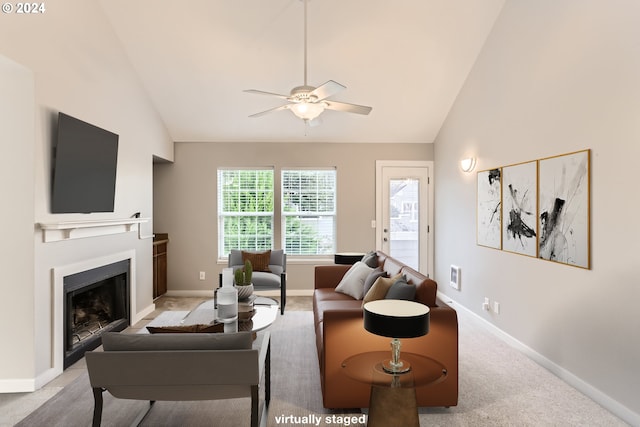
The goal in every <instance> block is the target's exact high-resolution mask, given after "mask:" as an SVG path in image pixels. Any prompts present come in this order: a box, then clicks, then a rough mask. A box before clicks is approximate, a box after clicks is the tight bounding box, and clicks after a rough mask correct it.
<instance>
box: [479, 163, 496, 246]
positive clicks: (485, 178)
mask: <svg viewBox="0 0 640 427" xmlns="http://www.w3.org/2000/svg"><path fill="white" fill-rule="evenodd" d="M501 175H502V171H501V169H500V168H497V169H490V170H486V171H480V172H478V196H477V197H478V201H477V203H478V206H477V210H476V215H477V222H478V224H477V233H478V235H477V243H478V245H481V246H488V247H490V248H495V249H500V245H501V240H502V239H501V231H502V222H501V209H500V205H501V203H502V200H501V197H502V193H501V182H502V178H501Z"/></svg>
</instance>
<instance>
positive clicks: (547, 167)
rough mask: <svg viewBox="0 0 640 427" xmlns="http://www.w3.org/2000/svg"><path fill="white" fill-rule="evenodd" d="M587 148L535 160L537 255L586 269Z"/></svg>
mask: <svg viewBox="0 0 640 427" xmlns="http://www.w3.org/2000/svg"><path fill="white" fill-rule="evenodd" d="M590 156H591V151H590V150H584V151H578V152H575V153H570V154H565V155H561V156H556V157H550V158H546V159H542V160H540V161H539V171H538V173H539V177H538V179H539V181H538V208H539V213H538V230H539V237H538V256H539V257H540V258H543V259H546V260H550V261H555V262H559V263H563V264H569V265H573V266H576V267H582V268H590V267H591V266H590V229H589V224H590V203H591V201H590V197H589V192H590V189H589V187H590Z"/></svg>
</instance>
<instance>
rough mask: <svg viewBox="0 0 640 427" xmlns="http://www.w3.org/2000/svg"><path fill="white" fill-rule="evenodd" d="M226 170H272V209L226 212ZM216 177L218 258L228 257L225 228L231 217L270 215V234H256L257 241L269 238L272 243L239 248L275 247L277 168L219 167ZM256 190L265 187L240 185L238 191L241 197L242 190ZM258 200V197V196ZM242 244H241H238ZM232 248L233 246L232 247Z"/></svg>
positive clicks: (239, 235)
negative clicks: (224, 186)
mask: <svg viewBox="0 0 640 427" xmlns="http://www.w3.org/2000/svg"><path fill="white" fill-rule="evenodd" d="M225 171H227V172H228V171H231V172H240V171H256V172H270V173H271V190H270V191H271V211H270V212H267V211H263V212H259V211H255V212H251V211H247V212H243V211H240V212H235V211H229V212H224V211H223V210H222V209H223V208H224V196H225V193H224V189H223V185H224V183H223V182H222V179H223V176H222V174H223V173H224V172H225ZM216 179H217V185H216V201H217V212H216V216H217V223H218V230H217V233H218V235H217V237H218V238H217V248H218V259H221V260H222V259H224V260H226V259H227V258H228V255H229V252H228V251H226V250H225V243H226V242H227V237H228V236H227V233H226V230H225V221H224V219H225V218H229V217H244V218H250V217H270V218H271V221H270V225H269V229H270V231H271V233H270V235H269V236H266V235H265V236H262V237H261V236H260V234H258V233H256V234H255V238H256V241H259V239H260V238H265V237H266V238H267V239H268V240H269V241H270V245H269V247H265V246H262V247H258V245H256V246H255V247H244V248H242V247H238V248H237V249H245V250H267V249H273V247H274V243H275V240H276V230H275V227H276V218H275V217H276V214H277V210H276V189H277V187H276V171H275V168H274V167H273V166H255V167H219V168H217V171H216ZM243 190H244V191H249V192H251V191H254V192H256V193H257V192H260V191H264V189H262V188H258V186H257V185H254V186H253V187H250V188H248V187H247V188H243V187H239V188H238V189H237V193H238V194H239V196H238V197H239V198H240V193H241V192H242V191H243ZM256 200H257V197H256ZM256 226H258V224H257V223H256ZM241 236H242V235H241V234H238V239H240V238H242V237H241ZM238 246H240V245H238ZM230 249H231V248H230Z"/></svg>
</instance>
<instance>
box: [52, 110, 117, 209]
mask: <svg viewBox="0 0 640 427" xmlns="http://www.w3.org/2000/svg"><path fill="white" fill-rule="evenodd" d="M117 163H118V135H116V134H115V133H112V132H109V131H107V130H104V129H101V128H99V127H97V126H94V125H91V124H89V123H86V122H83V121H82V120H78V119H76V118H74V117H71V116H68V115H66V114H64V113H59V114H58V135H57V141H56V143H55V149H54V158H53V183H52V194H51V212H52V213H91V212H113V205H114V199H115V192H116V170H117Z"/></svg>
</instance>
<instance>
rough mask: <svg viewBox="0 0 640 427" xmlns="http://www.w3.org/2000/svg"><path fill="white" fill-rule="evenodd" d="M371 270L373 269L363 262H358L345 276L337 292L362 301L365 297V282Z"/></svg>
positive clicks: (337, 287)
mask: <svg viewBox="0 0 640 427" xmlns="http://www.w3.org/2000/svg"><path fill="white" fill-rule="evenodd" d="M371 270H373V269H372V268H371V267H369V266H368V265H367V264H365V263H363V262H362V261H358V262H356V263H355V264H353V265H352V266H351V268H350V269H349V270H347V272H346V273H345V274H344V276H343V277H342V280H340V283H338V286H336V292H340V293H343V294H345V295H349V296H350V297H352V298H355V299H362V297H363V296H364V281H365V279H366V278H367V276H368V275H369V273H371Z"/></svg>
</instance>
